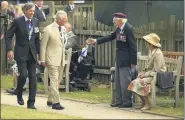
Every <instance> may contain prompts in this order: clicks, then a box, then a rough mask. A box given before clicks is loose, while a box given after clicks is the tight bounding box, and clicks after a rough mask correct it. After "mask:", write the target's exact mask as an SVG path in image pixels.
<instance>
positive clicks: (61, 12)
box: [55, 10, 67, 20]
mask: <svg viewBox="0 0 185 120" xmlns="http://www.w3.org/2000/svg"><path fill="white" fill-rule="evenodd" d="M65 16H66V17H67V13H66V12H65V11H63V10H59V11H58V12H57V13H56V15H55V20H58V19H61V18H63V17H65Z"/></svg>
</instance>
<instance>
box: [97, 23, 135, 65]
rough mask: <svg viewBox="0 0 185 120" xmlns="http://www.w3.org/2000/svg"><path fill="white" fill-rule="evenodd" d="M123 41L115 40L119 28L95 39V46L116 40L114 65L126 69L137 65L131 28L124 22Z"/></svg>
mask: <svg viewBox="0 0 185 120" xmlns="http://www.w3.org/2000/svg"><path fill="white" fill-rule="evenodd" d="M123 31H124V32H123V35H124V36H125V39H126V40H125V41H120V40H117V38H116V36H117V34H118V33H120V31H119V28H117V29H116V31H114V32H113V33H111V35H108V36H105V37H102V38H99V39H97V44H102V43H104V42H108V41H111V40H114V39H116V63H117V64H118V66H120V67H122V66H124V67H128V66H131V64H133V65H136V64H137V46H136V40H135V36H134V32H133V28H132V26H131V25H130V24H129V23H128V22H126V23H125V26H124V28H123Z"/></svg>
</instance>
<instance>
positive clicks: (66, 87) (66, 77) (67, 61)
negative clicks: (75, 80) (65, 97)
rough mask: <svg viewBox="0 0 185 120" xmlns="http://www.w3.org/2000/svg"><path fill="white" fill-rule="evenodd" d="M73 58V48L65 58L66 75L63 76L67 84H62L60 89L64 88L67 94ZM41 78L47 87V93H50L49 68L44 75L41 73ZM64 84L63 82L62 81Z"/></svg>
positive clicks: (67, 52)
mask: <svg viewBox="0 0 185 120" xmlns="http://www.w3.org/2000/svg"><path fill="white" fill-rule="evenodd" d="M71 56H72V48H69V49H68V50H66V56H65V67H64V74H63V80H64V81H65V84H62V85H61V84H60V86H59V88H61V89H62V88H64V89H65V91H66V92H69V67H70V62H71ZM41 75H42V76H41V77H42V78H43V80H44V87H45V93H48V70H47V67H46V68H45V70H44V73H41ZM61 82H62V81H61Z"/></svg>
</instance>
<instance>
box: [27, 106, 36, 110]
mask: <svg viewBox="0 0 185 120" xmlns="http://www.w3.org/2000/svg"><path fill="white" fill-rule="evenodd" d="M27 108H28V109H35V110H36V109H37V108H36V107H35V106H34V105H32V106H29V105H28V106H27Z"/></svg>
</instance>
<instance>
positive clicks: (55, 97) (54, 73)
mask: <svg viewBox="0 0 185 120" xmlns="http://www.w3.org/2000/svg"><path fill="white" fill-rule="evenodd" d="M61 68H62V67H60V66H52V65H48V66H47V70H48V73H49V78H50V86H49V91H48V101H49V102H52V103H53V104H55V103H59V102H60V94H59V82H60V81H59V79H60V69H61Z"/></svg>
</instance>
